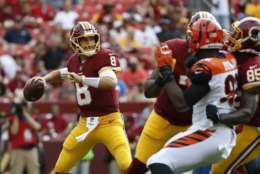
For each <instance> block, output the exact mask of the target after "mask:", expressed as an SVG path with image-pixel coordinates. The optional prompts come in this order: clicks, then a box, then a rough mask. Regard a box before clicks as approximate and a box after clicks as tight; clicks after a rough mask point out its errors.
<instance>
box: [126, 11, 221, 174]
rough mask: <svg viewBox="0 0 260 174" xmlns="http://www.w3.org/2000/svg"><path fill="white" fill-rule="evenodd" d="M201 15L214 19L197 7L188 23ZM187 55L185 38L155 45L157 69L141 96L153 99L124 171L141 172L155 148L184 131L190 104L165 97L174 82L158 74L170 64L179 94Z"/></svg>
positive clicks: (184, 80) (186, 83) (183, 84)
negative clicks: (152, 107) (186, 106)
mask: <svg viewBox="0 0 260 174" xmlns="http://www.w3.org/2000/svg"><path fill="white" fill-rule="evenodd" d="M201 18H208V19H210V20H212V21H216V19H215V17H214V16H213V15H212V14H210V13H208V12H204V11H200V12H197V13H195V14H194V15H193V16H192V18H191V20H190V23H193V22H195V21H196V20H198V19H201ZM169 51H170V52H169ZM169 53H170V55H169ZM167 55H169V59H168V60H167V61H164V60H165V59H164V57H165V56H166V57H167ZM189 56H190V54H189V49H188V46H187V43H186V40H185V39H171V40H168V41H166V42H165V43H163V44H162V46H160V47H159V48H157V51H156V57H157V58H158V59H160V58H161V61H160V62H159V63H158V69H156V70H154V71H153V73H152V75H151V77H150V78H149V79H148V80H147V81H146V82H145V96H146V97H148V98H153V97H157V100H156V102H155V105H154V109H153V111H152V112H151V113H150V115H149V117H148V120H147V121H146V123H145V125H144V129H143V131H142V133H141V136H140V138H139V141H138V143H137V146H136V152H135V156H134V159H133V162H132V164H131V166H130V168H129V169H128V174H144V173H145V172H146V171H147V168H146V162H147V160H148V158H149V157H150V156H152V155H153V154H154V153H156V152H158V151H159V150H160V149H161V148H162V147H163V145H164V144H165V143H166V141H167V140H168V139H169V138H170V137H172V136H173V135H175V134H177V133H179V132H182V131H185V130H186V129H187V128H188V126H190V124H191V111H190V110H189V109H190V108H184V107H183V108H182V105H183V104H182V103H181V100H180V102H179V100H178V99H176V98H174V99H171V98H170V97H169V96H170V93H171V92H172V88H173V85H175V84H173V83H171V82H169V80H170V79H167V78H165V79H163V78H162V74H164V72H165V69H163V68H162V69H161V70H159V69H160V67H163V66H164V65H166V64H167V63H168V64H171V65H172V66H171V67H170V69H171V70H170V73H171V74H172V75H174V77H175V78H176V82H177V85H178V86H179V87H180V91H179V94H182V91H183V92H184V91H185V90H186V89H187V87H188V86H189V85H190V81H189V78H188V77H187V72H186V68H185V63H186V61H187V59H188V57H189ZM179 97H181V96H179Z"/></svg>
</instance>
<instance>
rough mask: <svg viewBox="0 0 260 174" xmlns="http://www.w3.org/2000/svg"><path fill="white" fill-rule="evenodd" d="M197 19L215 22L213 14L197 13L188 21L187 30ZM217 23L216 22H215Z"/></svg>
mask: <svg viewBox="0 0 260 174" xmlns="http://www.w3.org/2000/svg"><path fill="white" fill-rule="evenodd" d="M198 19H209V20H211V21H214V22H217V19H216V18H215V16H214V15H213V14H211V13H210V12H207V11H198V12H196V13H195V14H194V15H193V16H192V17H191V19H190V22H189V23H188V26H187V27H188V29H189V28H190V27H191V25H192V24H193V23H194V22H196V21H197V20H198ZM217 23H218V22H217Z"/></svg>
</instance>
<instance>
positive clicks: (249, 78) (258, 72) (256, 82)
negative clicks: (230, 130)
mask: <svg viewBox="0 0 260 174" xmlns="http://www.w3.org/2000/svg"><path fill="white" fill-rule="evenodd" d="M237 60H238V64H239V69H238V70H239V86H240V87H241V88H242V90H243V91H245V92H253V93H258V94H260V56H251V57H249V58H247V59H243V58H239V59H237ZM250 125H253V126H257V127H260V102H258V107H257V110H256V113H255V115H254V117H253V118H252V120H251V122H250Z"/></svg>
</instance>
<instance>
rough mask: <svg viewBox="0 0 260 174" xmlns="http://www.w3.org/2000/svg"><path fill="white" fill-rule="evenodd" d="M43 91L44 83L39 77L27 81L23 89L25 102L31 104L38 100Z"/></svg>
mask: <svg viewBox="0 0 260 174" xmlns="http://www.w3.org/2000/svg"><path fill="white" fill-rule="evenodd" d="M44 91H45V82H44V80H43V79H42V78H40V77H34V78H31V79H30V80H28V81H27V82H26V84H25V86H24V89H23V96H24V98H25V99H26V100H27V101H30V102H33V101H36V100H39V99H40V98H41V97H42V96H43V93H44Z"/></svg>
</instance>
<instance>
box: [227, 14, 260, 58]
mask: <svg viewBox="0 0 260 174" xmlns="http://www.w3.org/2000/svg"><path fill="white" fill-rule="evenodd" d="M232 29H233V31H232V32H231V33H230V34H228V37H227V42H226V46H227V48H228V49H229V50H230V51H232V52H235V51H238V52H246V53H253V54H257V55H260V20H259V19H257V18H255V17H245V18H243V19H241V20H239V21H236V22H234V23H233V24H232Z"/></svg>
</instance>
